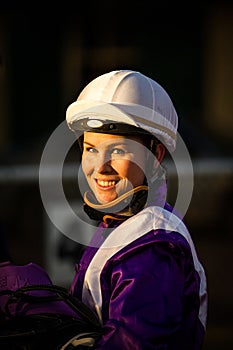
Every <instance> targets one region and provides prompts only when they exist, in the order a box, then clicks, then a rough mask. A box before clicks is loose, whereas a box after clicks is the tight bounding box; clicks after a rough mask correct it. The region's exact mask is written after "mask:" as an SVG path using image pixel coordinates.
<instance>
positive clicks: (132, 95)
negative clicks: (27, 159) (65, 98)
mask: <svg viewBox="0 0 233 350" xmlns="http://www.w3.org/2000/svg"><path fill="white" fill-rule="evenodd" d="M66 120H67V124H68V126H69V128H70V129H71V130H72V131H78V130H90V129H91V130H96V131H97V132H98V131H101V130H105V132H106V130H108V132H112V130H113V129H114V123H116V124H118V123H120V124H126V128H125V130H126V131H127V125H128V128H129V130H130V129H131V127H130V126H133V127H134V128H135V127H136V128H138V131H139V130H140V129H143V130H145V131H146V132H150V133H152V134H153V135H155V136H156V137H157V138H158V139H159V140H160V141H161V142H162V143H163V144H164V145H165V146H166V148H167V149H168V150H169V151H170V152H173V151H174V150H175V148H176V134H177V127H178V117H177V113H176V110H175V108H174V106H173V103H172V101H171V99H170V97H169V95H168V94H167V92H166V91H165V90H164V89H163V88H162V86H160V85H159V84H158V83H157V82H155V81H154V80H152V79H150V78H148V77H147V76H145V75H143V74H141V73H140V72H136V71H132V70H116V71H112V72H109V73H105V74H103V75H101V76H99V77H97V78H95V79H94V80H92V81H91V82H90V83H89V84H88V85H87V86H86V87H85V88H84V89H83V90H82V92H81V93H80V95H79V96H78V99H77V101H76V102H73V103H72V104H71V105H70V106H69V107H68V108H67V112H66ZM106 125H108V126H109V127H108V129H106V128H104V127H105V126H106ZM102 132H103V131H102Z"/></svg>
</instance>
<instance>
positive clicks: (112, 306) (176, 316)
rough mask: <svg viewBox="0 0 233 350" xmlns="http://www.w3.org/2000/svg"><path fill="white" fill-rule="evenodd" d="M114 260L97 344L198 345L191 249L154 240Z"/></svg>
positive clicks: (140, 348)
mask: <svg viewBox="0 0 233 350" xmlns="http://www.w3.org/2000/svg"><path fill="white" fill-rule="evenodd" d="M112 265H113V266H112V268H111V269H108V270H109V273H107V271H106V273H105V274H103V275H104V278H105V279H109V281H107V282H108V283H105V284H104V283H103V285H108V284H109V283H110V285H111V289H110V290H108V291H107V290H106V291H105V290H103V316H104V332H103V336H102V337H101V339H99V341H98V342H97V343H96V346H95V349H96V350H100V349H101V350H110V349H111V350H119V349H122V350H123V349H124V350H132V349H134V350H150V349H153V350H162V349H179V350H181V349H189V350H191V349H194V342H195V341H194V337H195V329H196V324H195V322H196V320H197V315H194V313H195V312H196V311H195V310H198V302H199V301H198V280H197V275H196V274H195V270H194V267H193V261H192V257H191V252H190V251H186V252H185V251H184V249H181V248H180V247H179V246H175V245H173V244H172V243H169V242H156V243H153V244H148V245H144V246H143V245H142V246H141V247H138V248H137V249H136V250H134V249H132V251H129V252H128V254H126V255H124V257H123V258H122V259H121V258H119V259H118V261H117V260H116V261H115V262H114V263H113V264H112ZM190 303H191V304H190ZM187 305H192V307H193V310H194V311H193V310H188V308H189V306H187ZM186 313H187V316H184V315H185V314H186ZM190 315H191V316H190ZM185 317H186V319H185ZM192 322H193V324H192ZM184 325H185V326H184ZM190 329H192V331H191V332H193V334H190V333H189V332H190Z"/></svg>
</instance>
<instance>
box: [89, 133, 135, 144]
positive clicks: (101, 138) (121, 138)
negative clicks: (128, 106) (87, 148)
mask: <svg viewBox="0 0 233 350" xmlns="http://www.w3.org/2000/svg"><path fill="white" fill-rule="evenodd" d="M127 140H134V141H137V142H140V143H142V140H141V138H140V137H138V136H135V135H132V136H131V135H127V136H126V135H118V134H110V133H107V134H104V133H99V132H98V133H97V132H90V131H86V132H84V142H88V143H89V142H90V143H92V144H95V143H100V142H101V143H103V142H126V141H127Z"/></svg>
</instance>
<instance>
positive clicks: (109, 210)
mask: <svg viewBox="0 0 233 350" xmlns="http://www.w3.org/2000/svg"><path fill="white" fill-rule="evenodd" d="M147 193H148V186H146V185H140V186H137V187H135V188H133V189H131V190H129V191H128V192H126V193H124V194H122V195H121V196H119V197H117V198H116V199H114V200H113V201H111V202H109V203H105V204H99V203H98V202H97V201H96V198H95V196H94V195H93V194H92V193H91V192H85V193H84V203H85V206H84V210H85V211H86V213H87V214H88V216H89V217H90V218H91V219H94V220H104V221H106V220H107V219H112V220H124V219H125V218H127V217H129V216H132V215H135V214H136V213H137V212H138V211H140V210H142V209H143V208H144V206H145V204H146V200H147Z"/></svg>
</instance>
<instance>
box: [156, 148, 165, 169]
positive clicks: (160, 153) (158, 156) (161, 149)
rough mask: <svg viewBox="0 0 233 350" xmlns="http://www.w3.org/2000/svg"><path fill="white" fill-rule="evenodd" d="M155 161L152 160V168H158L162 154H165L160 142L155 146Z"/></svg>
mask: <svg viewBox="0 0 233 350" xmlns="http://www.w3.org/2000/svg"><path fill="white" fill-rule="evenodd" d="M155 156H156V158H155V162H154V168H155V169H156V168H158V166H159V164H160V163H161V162H162V160H163V158H164V156H165V147H164V145H163V144H162V143H158V144H157V146H156V152H155Z"/></svg>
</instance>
